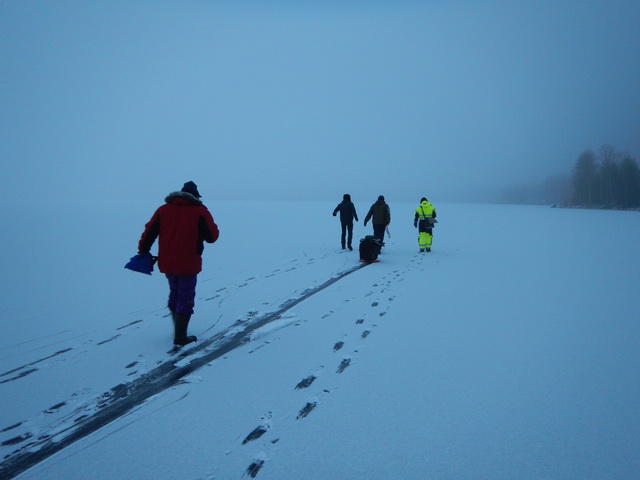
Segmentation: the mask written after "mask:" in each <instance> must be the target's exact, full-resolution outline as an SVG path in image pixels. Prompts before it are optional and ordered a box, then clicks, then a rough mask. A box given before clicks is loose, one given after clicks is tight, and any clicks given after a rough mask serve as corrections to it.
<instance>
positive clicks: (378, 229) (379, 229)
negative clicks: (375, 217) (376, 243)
mask: <svg viewBox="0 0 640 480" xmlns="http://www.w3.org/2000/svg"><path fill="white" fill-rule="evenodd" d="M386 228H387V226H386V225H378V224H375V223H374V224H373V236H374V237H377V238H378V240H380V243H384V231H385V229H386Z"/></svg>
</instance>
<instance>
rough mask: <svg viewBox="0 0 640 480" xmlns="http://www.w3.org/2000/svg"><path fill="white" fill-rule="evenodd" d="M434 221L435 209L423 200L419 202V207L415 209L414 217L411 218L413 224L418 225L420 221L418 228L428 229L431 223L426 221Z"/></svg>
mask: <svg viewBox="0 0 640 480" xmlns="http://www.w3.org/2000/svg"><path fill="white" fill-rule="evenodd" d="M430 218H431V219H435V218H436V209H435V207H434V206H433V205H431V203H429V201H428V200H423V201H422V202H420V206H419V207H418V208H416V213H415V216H414V217H413V222H414V223H418V221H420V225H419V227H420V228H429V227H431V226H432V225H431V222H429V221H428V220H427V219H430Z"/></svg>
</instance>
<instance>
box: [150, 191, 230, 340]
mask: <svg viewBox="0 0 640 480" xmlns="http://www.w3.org/2000/svg"><path fill="white" fill-rule="evenodd" d="M200 198H201V197H200V192H198V187H197V185H196V184H195V183H193V182H187V183H185V184H184V186H183V187H182V190H181V191H179V192H173V193H170V194H169V195H168V196H167V197H166V198H165V204H164V205H162V206H161V207H160V208H158V209H157V210H156V212H155V213H154V214H153V216H152V217H151V220H149V222H148V223H147V224H146V225H145V228H144V232H143V233H142V236H141V237H140V242H139V243H138V253H146V252H149V251H150V250H151V246H152V245H153V243H154V242H155V240H156V238H158V237H159V238H160V239H159V241H158V269H159V270H160V272H162V273H164V274H165V275H166V277H167V279H168V280H169V302H168V306H169V310H170V311H171V317H172V318H173V324H174V339H173V343H174V345H180V346H182V345H187V344H189V343H191V342H195V341H196V340H197V338H196V337H195V336H192V335H191V336H188V335H187V328H188V326H189V320H190V319H191V315H193V306H194V304H195V296H196V283H197V279H198V273H200V272H201V271H202V252H203V250H204V242H207V243H213V242H215V241H216V240H218V237H219V235H220V232H219V231H218V226H217V225H216V223H215V222H214V221H213V217H212V216H211V213H210V212H209V210H208V209H207V207H205V206H204V205H203V203H202V201H201V200H200Z"/></svg>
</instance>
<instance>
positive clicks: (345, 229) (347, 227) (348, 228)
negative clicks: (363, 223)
mask: <svg viewBox="0 0 640 480" xmlns="http://www.w3.org/2000/svg"><path fill="white" fill-rule="evenodd" d="M341 225H342V236H341V237H340V241H341V242H342V248H344V241H345V237H346V239H347V246H348V247H351V242H352V241H353V222H351V223H342V224H341ZM347 233H348V236H347Z"/></svg>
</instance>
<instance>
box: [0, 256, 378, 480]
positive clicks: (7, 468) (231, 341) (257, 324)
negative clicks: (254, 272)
mask: <svg viewBox="0 0 640 480" xmlns="http://www.w3.org/2000/svg"><path fill="white" fill-rule="evenodd" d="M366 265H367V264H366V263H360V264H358V265H356V266H355V267H352V268H349V269H348V270H346V271H344V272H341V273H339V274H338V275H336V276H335V277H332V278H330V279H329V280H327V281H326V282H324V283H323V284H321V285H320V286H317V287H313V288H310V289H308V290H306V291H304V292H303V293H302V295H300V296H299V297H297V298H295V299H291V300H289V301H287V302H286V303H285V304H284V305H282V306H281V308H279V309H278V310H276V311H275V312H271V313H269V314H266V315H264V316H260V317H254V318H246V319H244V320H242V321H238V322H236V323H235V324H234V325H232V326H231V327H229V328H227V329H225V330H224V331H222V332H220V333H218V334H216V335H215V336H213V337H211V338H207V339H202V338H201V339H200V341H199V342H198V343H197V344H196V345H193V346H191V348H182V349H180V350H177V349H176V350H173V351H169V352H168V353H169V355H171V356H174V355H175V358H171V359H169V360H167V361H165V362H163V363H161V364H160V365H159V366H158V367H156V368H155V369H154V370H152V371H151V372H149V373H146V374H144V375H142V376H141V377H140V378H138V379H137V380H135V381H132V382H129V383H124V384H120V385H117V386H115V387H113V388H112V389H111V390H110V391H109V392H106V393H105V394H103V395H102V396H101V397H100V398H99V399H98V400H97V402H96V403H95V404H93V405H88V406H83V407H82V409H80V410H78V411H74V412H73V413H72V414H71V415H70V416H66V417H65V418H63V419H62V420H61V422H59V423H58V424H57V425H56V426H55V427H54V428H52V429H51V431H49V432H44V433H41V434H40V435H39V436H38V438H36V439H31V438H30V437H22V436H20V437H15V438H11V439H8V440H5V441H4V442H3V443H2V445H3V446H10V445H14V444H21V443H22V444H23V445H22V446H21V447H20V448H19V449H18V450H16V451H14V452H12V453H11V454H9V455H7V456H5V458H4V461H3V462H2V464H0V477H1V478H13V477H15V476H16V475H19V474H20V473H22V472H23V471H25V470H26V469H28V468H29V467H31V466H33V465H35V464H37V463H39V462H41V461H42V460H44V459H45V458H48V457H50V456H51V455H53V454H55V453H56V452H59V451H60V450H62V449H64V448H66V447H67V446H69V445H71V444H72V443H73V442H75V441H77V440H79V439H81V438H84V437H86V436H87V435H89V434H91V433H93V432H95V431H96V430H98V429H99V428H102V427H103V426H105V425H107V424H108V423H111V422H112V421H114V420H116V419H117V418H120V417H122V416H123V415H125V414H126V413H128V412H129V411H131V410H132V409H134V408H136V407H137V406H139V405H141V404H142V403H143V402H144V401H146V400H147V399H149V398H150V397H152V396H154V395H156V394H158V393H161V392H162V391H164V390H166V389H167V388H169V387H171V386H173V385H175V384H176V383H178V382H179V381H180V380H181V379H182V378H184V377H185V376H187V375H189V374H191V373H193V372H194V371H196V370H197V369H199V368H201V367H203V366H204V365H207V364H208V363H210V362H212V361H214V360H216V359H217V358H220V357H221V356H223V355H225V354H227V353H229V352H230V351H232V350H234V349H235V348H238V347H239V346H242V345H244V344H246V343H248V342H250V341H251V333H252V332H254V331H256V330H258V329H259V328H262V327H264V326H266V325H268V324H270V323H271V322H274V321H277V320H281V319H282V315H283V314H284V313H285V312H287V311H288V310H290V309H291V308H293V307H295V306H296V305H298V304H299V303H300V302H302V301H304V300H306V299H308V298H309V297H311V296H312V295H315V294H316V293H318V292H320V291H322V290H324V289H325V288H327V287H329V286H330V285H333V284H334V283H335V282H337V281H338V280H340V279H342V278H344V277H346V276H347V275H349V274H351V273H353V272H355V271H357V270H359V269H360V268H362V267H364V266H366ZM288 323H290V322H286V321H285V322H284V325H281V326H285V325H286V324H288ZM67 351H69V350H61V351H59V352H56V353H55V354H53V355H51V356H49V357H45V358H43V359H40V360H36V361H34V362H31V363H29V364H27V365H22V366H21V367H18V368H16V369H14V370H12V371H10V372H5V373H3V374H2V375H1V376H2V377H9V378H7V379H6V380H3V382H10V381H13V380H17V379H19V378H21V377H23V376H25V375H28V374H29V373H32V372H33V370H32V369H31V368H30V367H32V366H35V365H36V364H38V363H40V362H44V361H46V360H49V359H50V358H52V357H54V356H57V355H60V354H63V353H66V352H67ZM347 365H348V364H347ZM344 368H346V365H344V366H343V367H342V369H344ZM11 375H13V376H11ZM311 382H312V380H307V383H306V384H305V382H304V381H303V382H301V384H299V385H298V387H297V388H307V387H308V386H309V385H310V383H311ZM66 403H67V402H62V403H60V404H59V405H58V406H57V407H58V408H60V407H62V406H63V404H66ZM309 407H311V409H312V408H313V407H312V406H310V405H308V406H307V407H306V408H307V411H306V412H305V413H304V416H306V415H307V414H308V413H309V411H310V408H309ZM53 409H54V410H55V409H56V408H55V407H54V408H53ZM91 411H93V413H89V414H88V413H87V412H91ZM301 415H303V414H302V413H301ZM64 425H67V426H64ZM8 430H10V428H9V429H4V430H3V431H8ZM250 437H251V435H250V436H249V437H247V440H246V441H250V440H253V439H255V438H258V437H259V435H257V436H255V434H254V437H255V438H250ZM25 440H28V441H26V442H25ZM245 443H246V442H245ZM254 470H255V472H257V469H256V468H255V467H254Z"/></svg>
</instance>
